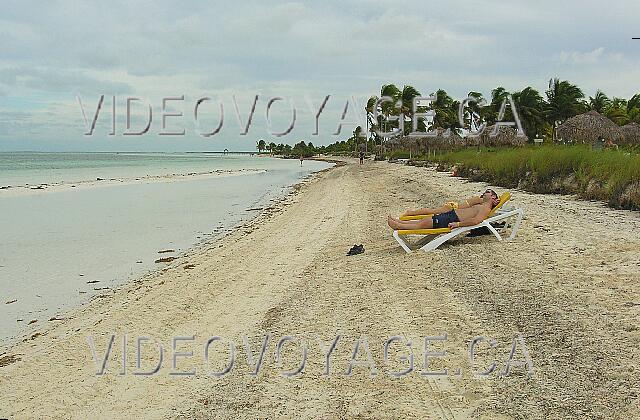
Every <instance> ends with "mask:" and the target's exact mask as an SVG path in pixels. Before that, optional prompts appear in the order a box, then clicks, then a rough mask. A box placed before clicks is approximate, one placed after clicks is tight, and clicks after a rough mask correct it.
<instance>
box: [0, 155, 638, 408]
mask: <svg viewBox="0 0 640 420" xmlns="http://www.w3.org/2000/svg"><path fill="white" fill-rule="evenodd" d="M486 187H487V185H486V184H482V183H476V182H466V181H465V180H463V179H461V178H454V177H450V176H449V174H448V173H440V172H436V171H435V170H433V169H431V168H417V167H411V166H405V165H400V164H392V163H388V162H373V161H367V162H365V164H364V165H358V163H357V160H355V159H344V164H343V165H338V166H335V167H333V168H331V169H327V170H324V171H322V172H319V173H317V174H315V175H314V176H312V177H311V178H309V179H308V180H306V181H304V182H302V183H301V184H299V185H298V186H297V187H296V188H295V191H294V192H293V193H291V194H290V195H288V196H287V197H286V198H285V199H284V200H282V201H279V202H277V203H275V204H274V205H273V207H271V208H269V209H266V210H264V211H262V212H261V213H260V214H259V215H258V216H257V217H256V218H255V219H253V220H251V221H250V222H248V223H246V224H244V225H242V226H241V227H239V228H238V229H236V230H233V231H231V232H229V233H228V234H227V235H226V236H224V237H223V238H221V239H219V240H217V241H213V242H210V243H207V244H204V245H203V246H201V247H198V248H194V249H192V250H190V251H187V252H185V253H184V254H182V255H180V256H179V257H178V258H177V259H176V260H174V261H172V262H171V263H169V264H168V265H167V266H166V267H164V268H161V269H158V270H155V271H153V272H151V273H149V274H147V275H144V276H142V277H139V278H137V279H134V280H133V281H130V282H127V283H124V284H122V285H121V286H120V287H118V288H114V289H112V290H108V291H106V292H104V293H101V294H99V295H97V296H96V297H95V298H94V299H92V300H91V301H90V302H88V303H86V304H84V305H82V306H81V307H79V308H76V309H73V310H71V311H69V312H67V313H64V314H62V315H61V316H60V317H59V319H58V318H56V319H54V320H50V321H43V322H41V323H40V325H38V327H37V329H35V330H33V331H32V332H31V333H30V335H29V336H27V337H26V338H25V339H24V340H22V341H20V342H19V343H17V344H15V345H12V346H10V347H6V348H3V349H2V350H0V418H3V417H9V418H48V417H52V418H136V417H137V418H142V417H144V418H185V419H187V418H218V417H219V418H232V417H233V418H263V417H270V418H273V417H287V418H294V417H295V418H440V419H463V418H480V419H512V418H513V419H515V418H527V419H545V418H637V417H638V416H640V403H639V401H640V398H639V397H640V396H639V393H640V379H639V375H638V371H637V369H638V367H637V361H638V359H639V358H640V286H639V285H638V282H639V280H640V254H639V253H638V249H640V238H638V235H637V232H638V229H639V228H640V215H639V214H638V213H637V212H631V211H623V210H613V209H610V208H607V207H606V206H605V205H603V204H602V203H598V202H588V201H582V200H578V199H577V198H575V197H572V196H559V195H540V194H533V193H528V192H522V191H517V190H514V191H512V196H513V198H512V201H513V203H512V204H513V205H516V206H518V207H521V208H523V209H524V211H525V219H524V222H523V224H522V227H521V228H520V230H519V232H518V235H517V237H516V238H515V239H514V240H513V241H503V242H498V241H496V240H495V238H494V237H493V236H491V235H488V236H481V237H477V238H460V239H458V240H455V241H452V242H450V243H448V244H445V245H443V246H442V247H440V248H439V249H438V250H437V251H435V252H432V253H423V252H416V253H413V254H406V253H405V252H404V251H403V250H402V249H401V248H400V247H399V246H398V244H397V243H396V242H395V241H394V240H393V238H392V237H391V230H390V229H389V227H388V226H387V224H386V216H387V214H393V215H398V214H400V213H401V212H402V211H404V210H406V209H407V208H417V207H423V206H431V205H438V204H440V203H442V202H444V201H446V200H448V199H452V198H453V199H455V198H458V199H459V198H465V197H468V196H471V195H475V194H479V193H480V192H482V191H484V189H485V188H486ZM495 189H496V191H498V193H501V192H503V191H504V189H501V188H498V187H495ZM185 211H186V212H188V209H185ZM354 244H363V245H364V248H365V252H364V253H363V254H360V255H356V256H346V253H347V251H348V250H349V249H350V248H351V247H352V246H353V245H354ZM0 304H1V305H5V302H0ZM267 335H268V336H269V337H270V339H269V340H268V341H267V345H266V346H265V348H266V351H265V352H264V360H263V365H262V368H261V370H260V371H259V372H258V373H257V374H256V375H252V374H251V371H252V368H251V366H250V365H253V364H254V363H255V362H256V360H257V358H256V357H248V356H247V351H246V345H244V341H243V337H246V338H247V340H246V341H247V343H249V344H250V348H251V349H252V350H251V351H250V352H249V353H251V354H252V355H253V356H256V354H257V353H259V352H260V348H261V346H262V343H263V342H264V337H265V336H267ZM125 336H126V340H124V341H123V339H124V337H125ZM338 336H339V338H337V339H336V337H338ZM394 336H397V337H400V338H399V341H396V342H395V344H394V345H393V346H389V348H390V349H391V351H390V356H389V358H388V360H387V363H385V358H384V349H385V342H387V341H388V340H389V338H390V337H394ZM88 337H90V338H91V340H88ZM110 337H113V346H112V351H111V353H110V356H109V358H108V364H107V365H106V369H105V371H104V374H103V375H96V372H97V370H99V367H100V366H99V365H100V363H98V366H97V365H96V360H98V361H99V360H101V358H102V356H103V355H104V354H105V351H106V349H107V347H108V342H109V340H110ZM140 337H149V338H152V339H155V340H156V341H158V342H160V343H161V344H162V346H163V348H164V350H165V353H164V359H163V360H162V363H161V366H160V368H159V370H158V372H156V373H155V374H152V375H136V374H135V372H138V373H140V372H143V371H145V372H149V371H152V370H153V368H154V367H155V366H156V364H157V361H158V352H157V351H156V347H154V346H153V345H149V346H148V347H145V351H144V352H143V355H142V357H141V367H140V368H138V367H137V366H136V340H137V339H138V338H140ZM176 337H180V338H181V339H180V340H178V342H177V344H174V343H176V341H175V338H176ZM213 337H220V338H221V339H220V340H217V341H215V342H213V343H214V344H213V345H211V346H210V347H209V348H211V349H212V351H211V354H210V357H209V362H210V363H205V361H204V359H205V357H204V355H203V353H204V350H203V349H204V348H206V344H207V342H208V341H209V340H210V339H211V338H213ZM284 337H295V338H296V340H291V341H286V340H285V341H282V339H283V338H284ZM425 337H431V339H430V340H429V350H428V351H427V353H428V356H429V365H428V366H425V363H424V359H425V357H424V352H425V351H424V347H425V345H424V342H425ZM477 337H484V339H483V340H482V341H481V344H480V345H479V346H478V353H477V354H476V356H477V357H476V359H475V361H476V363H471V362H470V358H469V347H470V342H472V340H474V338H477ZM318 339H320V341H321V342H322V343H319V342H318ZM333 340H336V341H335V343H336V345H335V349H334V351H333V352H332V353H331V352H330V369H329V371H330V373H329V374H326V370H325V369H326V368H327V363H326V358H325V355H324V354H323V348H325V347H326V346H329V345H330V344H331V342H332V341H333ZM407 340H411V342H412V346H413V347H412V348H413V352H414V353H415V360H414V362H415V366H414V369H413V370H412V371H411V372H408V373H406V374H405V375H404V376H401V377H394V376H392V375H391V373H394V372H396V373H397V372H401V371H403V370H406V369H407V367H408V366H409V364H408V363H407V360H406V359H402V358H401V356H402V355H403V354H404V355H407V354H408V350H407V349H408V348H409V347H408V346H406V345H404V344H403V343H405V342H406V341H407ZM90 341H91V342H92V343H93V346H94V349H95V350H96V351H95V355H93V354H92V350H91V349H92V346H91V344H90ZM229 341H232V342H233V343H235V348H236V355H237V358H236V359H237V360H236V363H235V365H234V366H233V369H232V370H230V371H229V372H228V373H227V374H225V375H218V376H216V375H210V373H211V372H222V371H224V367H225V366H226V365H227V360H228V354H229V352H228V351H226V349H228V346H227V344H228V342H229ZM278 342H280V343H281V344H282V348H283V350H282V352H281V353H280V355H281V356H282V360H281V361H282V363H281V364H278V363H277V362H276V357H275V356H274V355H277V354H278V351H277V350H278V346H277V344H278ZM300 343H307V344H308V354H307V363H306V366H305V367H304V371H303V372H300V374H298V375H294V377H287V376H285V375H283V372H294V371H295V370H296V368H297V367H298V366H299V364H300V360H301V357H302V356H301V349H300V346H299V345H298V344H300ZM356 343H360V344H362V345H361V346H360V347H357V346H356ZM363 343H366V344H367V345H366V346H365V345H364V344H363ZM513 343H516V344H517V346H516V350H517V351H516V353H515V357H514V358H513V359H514V360H517V361H523V360H526V359H530V362H531V363H530V366H529V365H527V364H526V363H523V364H524V366H520V365H517V364H514V365H513V366H512V369H511V370H510V372H509V373H508V375H500V372H502V371H503V370H504V369H505V361H506V360H509V359H510V351H511V350H512V347H513ZM214 347H215V351H214V350H213V348H214ZM365 347H366V348H368V349H369V350H370V353H371V355H372V360H371V361H369V360H368V358H367V356H366V354H367V352H366V349H365ZM123 348H124V349H125V351H124V352H123ZM525 348H526V350H524V349H525ZM354 349H355V350H359V351H357V352H355V353H357V360H358V361H359V362H361V364H358V365H357V366H355V367H354V366H351V367H352V371H351V373H352V375H351V376H349V375H347V374H346V372H348V371H349V368H350V365H351V363H350V360H351V359H352V355H353V353H354ZM179 352H183V353H189V352H193V355H192V356H180V357H179V358H178V359H177V368H175V369H174V368H173V366H172V363H173V361H174V360H175V359H174V357H175V355H176V353H179ZM437 352H446V354H444V355H441V356H437V355H435V353H437ZM123 353H124V354H126V359H125V360H124V361H123ZM94 356H95V357H94ZM365 362H366V363H365ZM492 362H493V363H495V364H496V369H495V370H494V371H493V372H490V373H487V374H486V375H482V374H481V373H482V372H486V371H488V370H489V369H487V367H488V366H490V365H491V364H492ZM374 365H375V369H373V368H372V366H374ZM123 366H125V367H126V369H124V370H123ZM443 369H447V374H446V375H438V374H435V372H439V371H442V370H443ZM176 372H182V373H185V372H187V373H190V372H193V373H194V374H193V375H185V374H179V375H175V374H171V373H176Z"/></svg>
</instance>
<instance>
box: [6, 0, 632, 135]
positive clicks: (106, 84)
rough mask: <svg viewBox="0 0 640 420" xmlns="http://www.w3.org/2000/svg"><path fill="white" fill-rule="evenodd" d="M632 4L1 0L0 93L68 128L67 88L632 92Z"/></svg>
mask: <svg viewBox="0 0 640 420" xmlns="http://www.w3.org/2000/svg"><path fill="white" fill-rule="evenodd" d="M639 13H640V4H639V3H638V2H636V1H632V0H620V1H617V2H615V3H613V2H611V3H609V4H607V5H606V7H603V5H602V2H600V1H593V0H586V1H578V0H575V1H565V2H556V1H550V0H543V1H538V2H535V3H533V2H528V1H524V0H516V1H510V2H504V1H498V0H483V1H476V2H467V1H460V0H454V1H448V2H437V1H425V0H422V1H417V0H399V1H396V2H393V3H391V2H387V1H382V0H373V1H364V0H360V1H352V2H345V1H334V0H328V1H325V2H321V3H319V2H281V3H277V4H271V3H268V2H262V1H257V0H250V1H247V2H235V3H229V2H214V3H213V4H211V3H204V2H190V1H186V2H182V3H180V5H179V6H178V5H177V4H176V3H175V2H172V1H168V0H165V1H154V2H126V1H124V0H115V1H111V2H108V3H104V2H97V3H89V2H86V3H84V2H77V1H72V0H59V1H52V2H36V1H30V0H27V1H15V0H10V1H8V2H6V4H4V8H3V15H2V18H0V37H2V39H3V43H2V44H1V45H0V96H2V97H3V102H4V105H3V106H4V107H5V108H8V109H9V110H14V111H25V112H31V113H33V114H34V115H38V116H39V117H38V118H40V116H41V114H39V112H41V110H42V109H44V108H46V107H48V106H49V107H50V108H55V109H56V112H58V111H60V113H59V114H58V115H61V116H63V117H66V118H69V122H68V128H67V130H66V131H64V128H63V127H60V128H59V129H60V130H61V131H64V134H63V135H61V137H65V138H72V137H74V136H78V131H77V126H76V125H77V117H78V109H77V107H75V104H74V102H73V95H74V94H75V93H81V94H83V95H89V96H91V95H93V97H97V96H98V95H100V94H103V93H104V94H112V93H113V94H119V95H122V94H135V95H138V96H141V97H146V98H152V100H153V101H154V102H155V103H157V99H156V98H161V97H162V96H165V95H173V94H182V93H184V94H186V95H192V96H196V95H200V94H203V93H207V94H219V95H222V96H225V97H226V98H228V99H229V98H230V95H231V94H232V93H236V94H238V95H239V96H242V95H244V96H245V97H247V98H249V97H251V96H252V95H253V94H255V93H262V94H264V95H269V94H278V95H281V96H292V97H296V101H298V102H300V103H302V102H303V99H302V97H303V95H304V94H305V93H307V94H310V95H312V96H313V97H314V98H316V100H319V98H320V97H322V96H323V95H324V94H333V95H335V97H340V98H341V100H340V101H337V103H338V102H342V99H343V98H345V97H346V96H348V95H350V94H357V95H360V96H362V97H366V96H368V95H371V94H375V93H377V92H378V90H379V88H380V85H381V84H383V83H389V82H393V83H397V84H403V83H407V84H411V85H414V86H416V87H417V88H418V89H419V90H421V91H423V92H424V93H429V92H432V91H434V90H435V89H437V88H440V87H442V88H444V89H446V90H447V91H449V92H450V93H451V94H452V95H454V96H458V97H462V96H464V95H465V94H466V93H467V92H468V91H470V90H479V91H482V92H484V93H485V94H489V93H490V90H491V89H492V88H494V87H496V86H498V85H503V86H505V87H506V88H507V89H511V90H513V89H521V88H523V87H525V86H528V85H531V86H533V87H536V88H538V89H539V90H541V91H542V90H544V89H545V87H546V83H547V81H548V79H549V78H551V77H556V76H557V77H561V78H563V79H569V80H571V81H573V82H574V83H578V84H579V85H580V86H581V87H583V88H584V90H585V92H586V93H587V94H591V95H592V94H593V93H594V92H595V89H598V88H602V89H604V90H605V91H606V92H607V93H608V94H609V95H611V96H613V95H616V96H624V97H629V96H631V95H633V94H634V93H637V92H638V91H639V90H640V86H638V82H637V81H638V80H640V70H639V69H640V41H631V39H630V38H631V36H640V33H634V32H633V31H636V32H637V31H638V29H637V23H636V22H637V16H638V15H639ZM52 102H57V103H65V104H67V105H66V106H65V107H64V108H63V109H62V110H60V109H59V107H58V108H56V107H53V106H52V105H50V104H51V103H52ZM48 104H49V105H48ZM336 106H337V107H339V105H336ZM0 121H5V124H8V123H6V120H1V119H0ZM0 124H1V122H0ZM34 124H35V123H34ZM332 125H333V124H332ZM20 127H22V128H20ZM20 127H16V126H12V130H13V131H12V133H13V134H14V135H21V134H20V133H21V131H20V130H21V129H26V128H25V127H24V126H20ZM2 131H3V132H5V133H6V131H7V130H6V126H5V129H4V130H2ZM24 135H25V136H26V132H25V134H24ZM327 140H333V139H331V138H329V139H327ZM61 141H62V140H61ZM0 148H2V140H0Z"/></svg>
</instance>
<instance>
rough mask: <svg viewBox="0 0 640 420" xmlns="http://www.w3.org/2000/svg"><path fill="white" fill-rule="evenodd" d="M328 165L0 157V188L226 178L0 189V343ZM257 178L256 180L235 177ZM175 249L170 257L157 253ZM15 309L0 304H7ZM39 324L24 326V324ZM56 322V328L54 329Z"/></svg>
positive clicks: (105, 156)
mask: <svg viewBox="0 0 640 420" xmlns="http://www.w3.org/2000/svg"><path fill="white" fill-rule="evenodd" d="M328 166H329V164H326V163H324V162H316V161H305V162H304V165H302V166H301V165H300V163H299V162H298V161H297V160H283V159H273V158H264V157H256V156H242V155H240V156H238V155H227V156H219V155H201V154H193V155H192V154H156V153H154V154H114V153H90V154H75V153H74V154H67V153H16V154H13V153H2V154H0V186H2V185H23V184H25V183H29V184H37V183H52V182H65V183H66V182H79V181H90V180H95V178H96V177H101V178H117V179H131V178H135V177H140V176H146V175H167V174H185V173H191V172H207V171H212V170H213V171H215V170H220V169H224V170H229V171H233V172H232V174H233V176H208V177H193V178H189V179H188V180H184V179H183V180H181V181H180V182H175V181H173V179H172V178H167V180H166V181H164V182H158V181H155V182H146V181H145V180H144V179H143V180H140V181H137V182H132V183H123V184H113V185H103V186H101V185H99V184H100V183H96V186H95V187H89V188H82V189H79V188H76V189H73V188H66V189H64V188H62V189H58V190H37V191H30V190H29V191H28V193H27V194H15V190H13V189H8V190H0V232H1V233H2V240H1V241H0V343H2V342H4V343H9V342H10V341H12V339H15V338H18V337H20V336H21V335H23V334H25V333H28V332H30V331H31V330H32V329H34V328H37V327H39V326H42V325H43V324H44V325H46V324H47V323H50V322H51V321H49V318H51V317H52V316H54V315H56V314H59V313H61V312H62V311H64V310H66V309H69V308H71V307H73V306H75V305H78V304H80V303H82V302H84V301H86V300H88V299H89V298H90V297H91V296H93V295H95V294H99V293H105V291H106V292H108V289H103V290H95V289H102V288H105V287H108V288H115V287H117V286H118V285H120V284H122V283H123V282H124V281H126V280H127V279H130V278H132V277H137V276H140V275H142V274H144V273H146V272H148V271H149V270H152V269H155V268H158V267H159V266H161V265H162V264H157V263H155V262H154V261H155V260H156V259H158V258H160V257H164V256H177V255H179V254H180V253H182V252H184V251H185V250H187V249H189V248H190V247H192V246H194V245H195V244H196V243H198V242H200V241H203V240H213V239H214V238H215V237H216V236H217V235H220V234H222V233H224V232H225V231H228V230H231V229H233V227H234V226H235V225H237V224H238V223H239V222H241V221H243V220H247V219H248V218H250V217H253V216H255V214H256V213H257V212H256V211H252V210H249V209H251V208H254V207H264V206H267V205H268V204H269V203H270V200H273V199H275V198H276V197H278V196H281V195H282V194H284V193H285V192H286V191H287V190H288V189H289V187H290V186H291V185H292V184H294V183H296V182H297V181H298V180H300V179H301V178H303V177H305V176H307V175H309V174H310V173H312V172H314V171H317V170H321V169H324V168H327V167H328ZM242 169H260V170H262V171H261V172H250V171H246V172H237V171H239V170H242ZM165 249H173V250H175V252H172V253H166V254H159V253H158V251H160V250H165ZM12 301H15V302H13V303H10V304H7V303H6V302H12ZM32 320H37V322H36V323H34V324H32V325H30V326H29V325H27V324H28V323H29V322H30V321H32ZM53 322H55V321H53Z"/></svg>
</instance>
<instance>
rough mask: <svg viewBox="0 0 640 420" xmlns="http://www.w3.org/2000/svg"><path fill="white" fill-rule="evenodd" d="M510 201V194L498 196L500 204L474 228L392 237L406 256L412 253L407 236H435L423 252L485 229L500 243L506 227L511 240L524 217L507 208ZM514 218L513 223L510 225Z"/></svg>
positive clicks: (400, 232)
mask: <svg viewBox="0 0 640 420" xmlns="http://www.w3.org/2000/svg"><path fill="white" fill-rule="evenodd" d="M510 199H511V194H510V193H509V192H506V193H504V194H502V195H501V196H500V202H499V203H498V205H497V206H495V207H494V208H493V210H491V213H489V215H488V216H487V218H486V219H484V220H483V221H482V222H481V223H478V224H477V225H474V226H465V227H459V228H455V229H449V228H439V229H411V230H409V229H405V230H394V231H393V237H394V238H395V239H396V241H398V243H399V244H400V246H401V247H402V249H404V250H405V251H406V252H407V254H409V253H411V252H413V250H412V249H411V247H410V246H409V244H408V243H407V241H406V240H405V239H404V237H406V236H407V235H420V236H423V237H426V238H430V237H433V236H435V237H434V238H433V239H431V240H430V241H428V242H427V243H425V244H424V245H422V246H421V247H420V248H418V249H421V250H423V251H433V250H434V249H436V248H438V247H439V246H440V245H442V244H443V243H445V242H446V241H448V240H449V239H452V238H455V237H456V236H458V235H460V234H462V233H465V232H468V231H470V230H473V229H477V228H481V227H486V228H487V229H489V231H490V232H491V233H493V234H494V235H495V237H496V238H497V239H498V241H502V236H501V235H500V233H501V232H504V231H505V230H506V229H507V228H508V227H511V235H509V237H508V238H507V240H509V241H510V240H512V239H513V238H515V236H516V233H517V232H518V229H519V228H520V224H521V223H522V217H523V216H524V211H523V210H522V209H520V208H515V207H507V206H505V203H506V202H507V201H509V200H510ZM431 216H432V215H430V214H425V215H419V216H405V217H401V218H400V219H401V220H418V219H423V218H425V217H431ZM513 218H515V223H513V224H511V223H510V222H512V221H513ZM501 221H504V222H505V223H504V226H502V227H501V228H498V229H496V227H494V226H492V223H497V222H501Z"/></svg>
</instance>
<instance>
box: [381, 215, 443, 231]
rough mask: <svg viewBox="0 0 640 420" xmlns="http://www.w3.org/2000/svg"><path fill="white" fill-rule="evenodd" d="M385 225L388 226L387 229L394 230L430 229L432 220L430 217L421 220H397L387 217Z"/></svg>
mask: <svg viewBox="0 0 640 420" xmlns="http://www.w3.org/2000/svg"><path fill="white" fill-rule="evenodd" d="M387 223H388V224H389V227H391V228H393V229H395V230H404V229H431V228H432V227H433V220H432V219H431V218H430V217H425V218H424V219H422V220H398V219H396V218H394V217H391V216H388V217H387Z"/></svg>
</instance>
